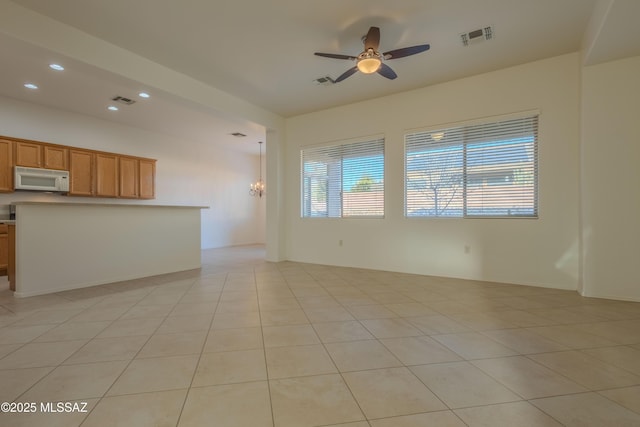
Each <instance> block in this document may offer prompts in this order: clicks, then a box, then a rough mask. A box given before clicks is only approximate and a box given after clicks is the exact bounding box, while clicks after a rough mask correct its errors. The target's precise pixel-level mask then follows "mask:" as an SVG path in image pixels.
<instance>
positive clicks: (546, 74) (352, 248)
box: [285, 53, 580, 289]
mask: <svg viewBox="0 0 640 427" xmlns="http://www.w3.org/2000/svg"><path fill="white" fill-rule="evenodd" d="M378 77H379V76H375V75H374V76H356V78H367V79H370V80H371V84H381V83H384V82H381V81H378V80H376V79H377V78H378ZM341 84H348V82H347V83H341ZM579 109H580V57H579V55H578V54H577V53H576V54H570V55H564V56H561V57H557V58H551V59H547V60H543V61H538V62H534V63H530V64H525V65H522V66H518V67H513V68H508V69H504V70H500V71H496V72H492V73H487V74H483V75H478V76H474V77H471V78H466V79H462V80H457V81H452V82H449V83H445V84H440V85H435V86H430V87H427V88H423V89H419V90H414V91H411V92H406V93H401V94H397V95H392V96H388V97H384V98H379V99H374V100H370V101H366V102H361V103H357V104H352V105H346V106H341V107H337V108H333V109H329V110H325V111H320V112H316V113H312V114H307V115H302V116H298V117H294V118H290V119H288V120H287V122H286V141H287V146H286V163H285V173H286V178H287V179H286V183H287V184H286V187H285V192H286V252H287V259H290V260H294V261H302V262H311V263H321V264H331V265H344V266H353V267H363V268H374V269H381V270H391V271H403V272H410V273H419V274H429V275H438V276H449V277H460V278H469V279H477V280H488V281H498V282H511V283H519V284H530V285H540V286H547V287H555V288H562V289H576V288H577V286H578V275H579V265H578V248H579V245H578V240H579V221H578V218H579V197H578V195H579V142H580V141H579V132H580V124H579V120H580V117H579ZM528 110H538V111H539V112H540V127H539V134H540V144H539V167H540V171H539V212H540V218H539V219H537V220H531V219H504V220H496V219H453V218H451V219H426V218H411V219H408V218H404V216H403V201H404V196H403V194H404V182H403V176H404V160H403V154H404V147H403V135H404V132H405V131H407V130H410V129H415V128H421V127H429V126H437V125H444V124H449V123H454V122H460V121H466V120H471V119H478V118H483V117H489V116H496V115H503V114H509V113H514V112H521V111H528ZM380 133H382V134H384V135H385V138H386V154H385V156H386V158H385V162H386V166H385V167H386V172H385V180H386V181H385V191H386V200H385V204H386V211H385V218H384V219H357V220H356V219H350V220H342V219H318V218H313V219H301V218H300V147H302V146H305V145H311V144H318V143H324V142H329V141H335V140H343V139H348V138H356V137H362V136H366V135H373V134H380ZM339 240H342V242H343V246H339V244H338V242H339ZM465 246H469V248H470V252H469V253H465Z"/></svg>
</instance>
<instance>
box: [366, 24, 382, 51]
mask: <svg viewBox="0 0 640 427" xmlns="http://www.w3.org/2000/svg"><path fill="white" fill-rule="evenodd" d="M379 45H380V28H378V27H371V28H369V32H368V33H367V35H366V36H365V38H364V50H365V51H366V50H369V49H373V50H374V51H376V52H377V51H378V46H379Z"/></svg>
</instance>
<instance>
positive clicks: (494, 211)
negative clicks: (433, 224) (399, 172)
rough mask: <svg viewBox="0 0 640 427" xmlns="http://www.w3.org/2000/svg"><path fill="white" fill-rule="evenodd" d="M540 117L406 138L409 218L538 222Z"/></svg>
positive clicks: (407, 210) (407, 209) (439, 131)
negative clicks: (498, 219)
mask: <svg viewBox="0 0 640 427" xmlns="http://www.w3.org/2000/svg"><path fill="white" fill-rule="evenodd" d="M537 178H538V116H537V115H531V116H526V117H522V118H515V119H505V120H498V121H493V122H489V123H480V124H471V125H462V126H457V127H450V128H446V129H437V130H430V131H421V132H415V133H411V134H407V135H405V215H406V216H408V217H421V216H427V217H534V218H535V217H537V216H538V190H537V181H538V179H537Z"/></svg>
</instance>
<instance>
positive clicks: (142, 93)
mask: <svg viewBox="0 0 640 427" xmlns="http://www.w3.org/2000/svg"><path fill="white" fill-rule="evenodd" d="M138 96H139V97H140V98H149V97H150V95H149V94H148V93H147V92H140V93H139V94H138Z"/></svg>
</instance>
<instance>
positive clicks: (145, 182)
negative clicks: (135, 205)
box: [140, 159, 156, 199]
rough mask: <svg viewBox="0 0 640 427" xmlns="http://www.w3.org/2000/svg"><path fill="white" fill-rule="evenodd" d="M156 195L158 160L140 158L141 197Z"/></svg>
mask: <svg viewBox="0 0 640 427" xmlns="http://www.w3.org/2000/svg"><path fill="white" fill-rule="evenodd" d="M155 197H156V161H155V160H147V159H140V198H141V199H154V198H155Z"/></svg>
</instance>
